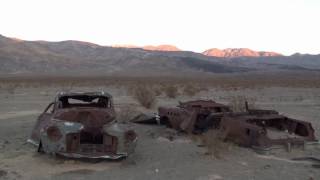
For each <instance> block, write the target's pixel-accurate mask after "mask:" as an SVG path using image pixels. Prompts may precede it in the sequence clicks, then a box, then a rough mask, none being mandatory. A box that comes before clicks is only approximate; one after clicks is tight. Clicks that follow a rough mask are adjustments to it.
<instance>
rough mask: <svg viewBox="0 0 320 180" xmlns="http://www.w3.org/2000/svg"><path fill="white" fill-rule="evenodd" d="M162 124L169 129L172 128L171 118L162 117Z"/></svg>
mask: <svg viewBox="0 0 320 180" xmlns="http://www.w3.org/2000/svg"><path fill="white" fill-rule="evenodd" d="M160 124H162V125H165V126H167V127H172V126H171V123H170V121H169V118H168V117H167V116H162V117H160Z"/></svg>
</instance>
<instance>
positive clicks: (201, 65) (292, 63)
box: [0, 35, 320, 74]
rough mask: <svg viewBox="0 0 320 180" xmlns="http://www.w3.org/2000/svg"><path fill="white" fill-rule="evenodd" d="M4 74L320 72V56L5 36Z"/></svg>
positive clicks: (1, 47)
mask: <svg viewBox="0 0 320 180" xmlns="http://www.w3.org/2000/svg"><path fill="white" fill-rule="evenodd" d="M0 63H1V66H0V73H1V74H21V73H45V74H47V73H53V74H123V73H130V74H134V73H135V74H176V73H181V74H185V73H235V72H237V73H238V72H252V71H259V72H273V71H298V70H300V71H319V69H320V55H303V54H294V55H292V56H283V55H281V54H280V53H275V52H265V51H253V50H250V49H247V48H238V49H224V50H219V49H215V48H213V49H209V50H206V51H204V52H203V53H195V52H191V51H183V50H180V49H179V48H177V47H175V46H172V45H160V46H145V47H137V46H101V45H97V44H93V43H89V42H82V41H61V42H48V41H24V40H19V39H15V38H8V37H5V36H2V35H0Z"/></svg>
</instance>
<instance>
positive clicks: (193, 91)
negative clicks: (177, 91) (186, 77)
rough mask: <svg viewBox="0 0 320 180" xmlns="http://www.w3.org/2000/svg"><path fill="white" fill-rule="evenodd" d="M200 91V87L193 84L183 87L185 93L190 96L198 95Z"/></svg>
mask: <svg viewBox="0 0 320 180" xmlns="http://www.w3.org/2000/svg"><path fill="white" fill-rule="evenodd" d="M199 91H200V88H198V87H195V86H193V85H191V84H188V85H186V86H184V88H183V94H184V95H186V96H190V97H192V96H194V95H196V94H197V93H198V92H199Z"/></svg>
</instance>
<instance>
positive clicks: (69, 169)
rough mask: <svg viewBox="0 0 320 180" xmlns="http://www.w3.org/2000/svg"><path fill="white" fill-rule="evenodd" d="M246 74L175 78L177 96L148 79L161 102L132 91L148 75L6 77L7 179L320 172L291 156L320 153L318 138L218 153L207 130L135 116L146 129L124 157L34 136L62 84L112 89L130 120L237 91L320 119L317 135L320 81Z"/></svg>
mask: <svg viewBox="0 0 320 180" xmlns="http://www.w3.org/2000/svg"><path fill="white" fill-rule="evenodd" d="M239 81H240V80H239ZM242 81H244V83H243V84H238V83H234V82H237V81H230V82H229V85H228V84H225V83H221V82H220V85H219V83H206V82H205V80H203V79H201V83H198V82H200V81H198V80H192V81H187V80H186V81H183V82H180V81H177V82H171V81H170V86H175V87H177V94H175V95H173V96H174V97H168V96H167V95H166V94H165V93H164V90H163V89H161V88H158V89H157V90H156V88H157V87H160V86H164V85H163V84H162V85H160V83H158V82H159V81H155V82H153V83H151V85H148V86H150V87H156V88H155V89H154V91H158V93H156V102H155V104H154V106H152V107H151V108H150V109H147V108H144V107H142V106H141V105H140V104H139V102H138V101H137V100H136V99H135V98H134V97H133V95H132V93H131V92H130V91H131V90H132V89H133V88H134V87H133V86H137V85H141V84H143V82H144V81H143V80H141V79H139V80H137V81H134V80H132V81H131V80H130V81H126V82H125V83H122V82H121V80H117V81H115V82H114V81H113V83H109V82H103V80H99V81H97V82H91V81H88V80H87V82H85V83H82V84H81V83H79V82H78V81H77V83H74V82H65V81H64V82H63V83H59V82H58V80H57V81H54V82H53V81H52V82H53V83H43V82H44V80H41V81H39V82H38V81H36V80H34V81H32V82H30V81H26V82H20V81H16V80H2V81H1V83H2V84H1V93H0V102H1V103H0V179H68V180H69V179H115V180H116V179H126V180H128V179H137V180H141V179H146V180H149V179H183V180H189V179H190V180H218V179H226V180H227V179H237V180H239V179H240V180H242V179H243V180H247V179H252V180H253V179H259V180H261V179H268V180H269V179H292V180H294V179H296V180H310V179H319V178H320V171H319V169H318V168H319V167H317V166H313V165H314V162H310V161H294V160H291V159H292V158H298V157H310V156H311V157H316V158H320V146H316V145H314V146H310V147H309V146H308V147H306V149H304V150H303V149H293V150H292V151H291V152H286V151H285V149H279V150H273V151H271V152H269V153H267V154H259V153H256V152H255V151H253V150H252V149H248V148H244V147H239V146H237V145H235V144H232V143H228V146H223V147H225V148H224V149H219V157H217V156H214V155H212V154H210V153H208V151H209V150H208V148H206V147H205V146H202V144H201V141H200V140H199V139H200V138H199V137H194V136H188V135H185V134H181V133H178V132H176V131H174V130H171V129H168V128H166V127H163V126H156V125H154V126H150V125H141V124H132V126H133V127H134V128H135V130H136V132H137V133H138V136H139V141H138V146H137V148H136V151H135V153H134V154H133V155H132V156H130V157H128V158H127V159H123V160H117V161H109V160H95V161H92V160H78V159H66V158H62V157H53V156H50V155H45V154H38V153H37V152H36V149H35V147H33V146H32V145H31V144H28V143H27V142H26V141H27V139H28V137H29V135H30V133H31V130H32V128H33V125H34V124H35V122H36V119H37V116H38V115H39V114H40V113H41V112H42V111H43V110H44V109H45V107H46V106H47V105H48V104H49V103H50V102H51V101H52V100H53V98H54V97H55V94H56V93H57V92H58V91H61V90H64V91H68V90H71V91H97V90H104V91H106V92H109V93H110V94H111V95H112V96H113V97H114V103H115V107H116V110H117V112H118V115H119V117H121V118H122V119H121V120H124V121H125V120H126V119H130V118H132V117H131V116H133V114H134V113H139V112H144V113H146V112H148V113H152V112H156V111H157V107H158V106H165V105H168V106H174V105H176V104H178V102H179V101H187V100H193V99H213V100H215V101H217V102H221V103H225V104H230V103H231V104H232V101H233V100H234V99H239V97H241V98H245V99H247V100H249V101H251V102H252V104H254V106H255V107H259V108H263V109H274V110H277V111H279V112H280V113H282V114H285V115H287V116H289V117H293V118H297V119H301V120H306V121H310V122H312V124H313V127H314V129H315V131H316V137H318V138H319V137H320V121H319V120H320V113H319V112H320V87H319V86H318V84H319V82H314V83H312V82H309V84H308V83H307V84H305V83H301V82H296V83H294V82H293V81H292V83H284V84H283V82H287V81H282V83H281V82H276V81H275V82H274V83H273V82H272V81H270V82H269V81H268V83H261V82H262V81H259V80H257V81H255V82H247V81H246V80H243V79H242ZM288 81H291V80H288ZM46 82H47V81H46ZM102 82H103V83H102ZM163 82H165V81H161V83H163ZM164 84H165V83H164ZM182 84H183V85H182ZM185 84H189V86H193V87H195V89H196V90H195V92H193V93H186V92H184V91H183V86H184V85H185ZM248 84H250V86H249V85H248ZM146 86H147V85H146ZM159 89H160V90H159ZM128 107H129V108H128ZM128 109H129V110H128ZM124 111H126V112H124ZM128 111H130V112H129V113H128ZM125 113H126V115H123V114H125ZM128 114H129V115H128ZM126 123H128V122H126ZM168 136H170V137H173V138H168Z"/></svg>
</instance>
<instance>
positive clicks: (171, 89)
mask: <svg viewBox="0 0 320 180" xmlns="http://www.w3.org/2000/svg"><path fill="white" fill-rule="evenodd" d="M164 92H165V94H166V96H167V97H168V98H176V97H177V96H178V94H179V89H178V87H177V86H173V85H172V86H166V87H165V88H164Z"/></svg>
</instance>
